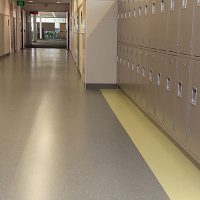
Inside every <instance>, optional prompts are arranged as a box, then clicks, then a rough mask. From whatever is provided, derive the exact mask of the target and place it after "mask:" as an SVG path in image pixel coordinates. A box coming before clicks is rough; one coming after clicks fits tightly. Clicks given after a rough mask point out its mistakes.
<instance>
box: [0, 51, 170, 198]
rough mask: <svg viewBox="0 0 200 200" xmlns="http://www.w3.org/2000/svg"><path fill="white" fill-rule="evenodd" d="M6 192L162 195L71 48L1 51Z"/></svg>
mask: <svg viewBox="0 0 200 200" xmlns="http://www.w3.org/2000/svg"><path fill="white" fill-rule="evenodd" d="M0 199H1V200H137V199H138V200H165V199H168V197H167V195H166V193H165V192H164V190H163V189H162V187H161V185H160V184H159V182H158V181H157V179H156V178H155V176H154V175H153V174H152V172H151V170H150V169H149V167H148V166H147V164H146V162H145V161H144V160H143V158H142V157H141V155H140V153H139V152H138V151H137V149H136V147H135V146H134V144H133V142H132V141H131V139H130V138H129V136H128V135H127V134H126V132H125V131H124V129H123V128H122V126H121V125H120V123H119V122H118V120H117V118H116V117H115V115H114V113H113V112H112V110H111V109H110V107H109V106H108V104H107V103H106V101H105V100H104V98H103V96H102V95H101V93H100V92H98V91H87V92H86V91H85V90H84V88H83V85H82V83H81V81H80V77H79V75H78V73H77V71H76V69H75V67H74V66H73V61H72V58H71V56H70V55H68V54H67V52H66V51H65V50H61V49H29V50H25V51H23V53H22V52H20V53H17V54H16V55H12V56H7V57H4V58H0Z"/></svg>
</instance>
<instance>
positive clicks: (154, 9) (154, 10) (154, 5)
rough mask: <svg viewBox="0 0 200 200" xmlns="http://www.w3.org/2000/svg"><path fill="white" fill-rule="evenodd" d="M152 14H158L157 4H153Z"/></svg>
mask: <svg viewBox="0 0 200 200" xmlns="http://www.w3.org/2000/svg"><path fill="white" fill-rule="evenodd" d="M152 14H153V15H154V14H156V2H153V3H152Z"/></svg>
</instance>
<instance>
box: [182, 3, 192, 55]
mask: <svg viewBox="0 0 200 200" xmlns="http://www.w3.org/2000/svg"><path fill="white" fill-rule="evenodd" d="M180 2H181V6H180V21H179V34H178V51H179V53H183V54H189V55H190V54H191V53H192V28H193V18H194V4H195V0H190V1H186V0H180Z"/></svg>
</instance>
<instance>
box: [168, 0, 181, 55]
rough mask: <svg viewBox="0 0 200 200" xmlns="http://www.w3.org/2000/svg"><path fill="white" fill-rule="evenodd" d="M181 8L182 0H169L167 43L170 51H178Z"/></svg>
mask: <svg viewBox="0 0 200 200" xmlns="http://www.w3.org/2000/svg"><path fill="white" fill-rule="evenodd" d="M179 9H180V0H170V1H169V12H168V33H167V45H168V51H172V52H177V50H178V49H177V45H178V25H179Z"/></svg>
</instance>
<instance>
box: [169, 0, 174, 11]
mask: <svg viewBox="0 0 200 200" xmlns="http://www.w3.org/2000/svg"><path fill="white" fill-rule="evenodd" d="M174 7H175V0H171V1H170V11H174Z"/></svg>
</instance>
